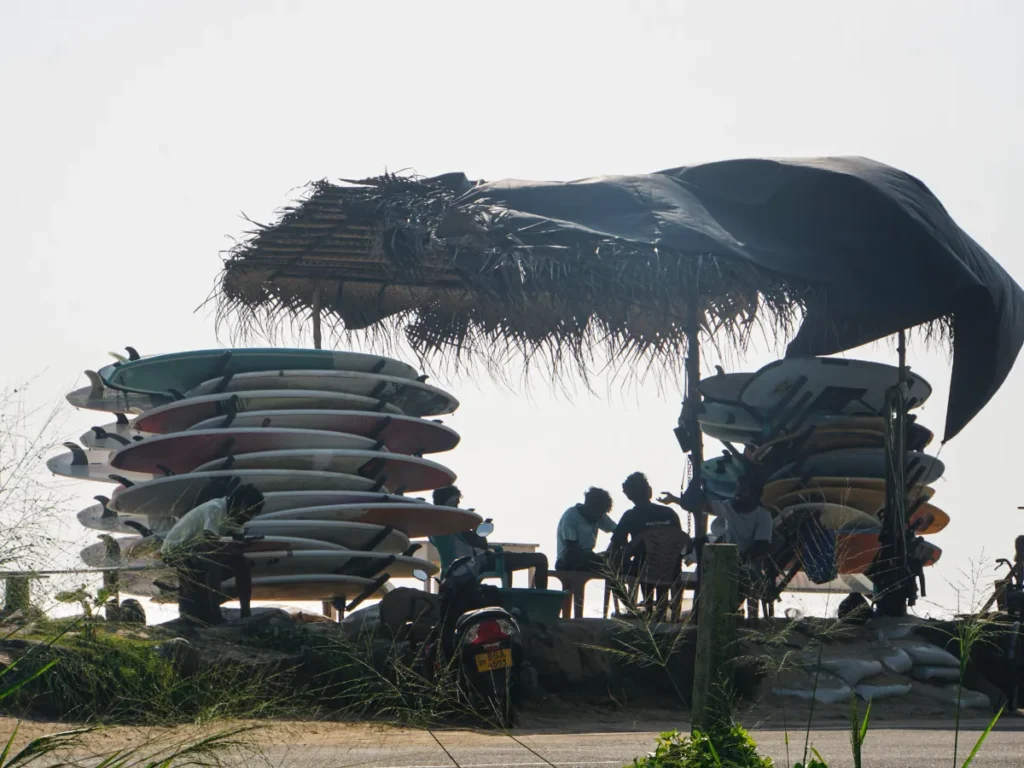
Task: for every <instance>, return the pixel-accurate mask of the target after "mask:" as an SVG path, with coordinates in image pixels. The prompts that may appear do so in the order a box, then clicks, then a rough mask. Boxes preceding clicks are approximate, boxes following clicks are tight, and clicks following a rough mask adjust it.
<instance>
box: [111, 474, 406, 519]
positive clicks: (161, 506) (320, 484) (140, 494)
mask: <svg viewBox="0 0 1024 768" xmlns="http://www.w3.org/2000/svg"><path fill="white" fill-rule="evenodd" d="M234 478H237V479H238V480H239V481H240V482H241V483H243V484H251V485H254V486H256V488H258V489H259V490H261V491H263V492H264V493H267V492H270V491H301V490H311V491H369V490H383V489H382V488H381V489H377V488H376V486H377V482H376V481H374V480H371V479H369V478H366V477H359V476H357V475H344V474H341V473H338V472H299V471H295V470H287V469H240V470H234V469H232V470H226V471H224V470H220V471H216V472H190V473H188V474H185V475H172V476H171V477H158V478H156V479H155V480H150V481H149V482H148V483H141V484H139V485H133V486H131V487H128V488H126V487H124V486H118V488H117V489H115V490H114V493H113V495H112V497H111V502H110V503H111V506H112V507H113V508H114V509H116V510H117V511H118V512H123V513H127V514H133V515H137V514H146V515H149V516H154V515H155V516H157V517H170V516H175V517H180V516H181V515H183V514H185V513H186V512H188V511H189V510H190V509H192V508H193V507H194V506H195V504H196V499H197V498H198V497H199V495H200V494H201V493H203V492H204V491H207V490H210V489H212V488H216V487H217V486H226V485H227V483H228V482H229V481H231V480H232V479H234ZM385 492H386V491H385Z"/></svg>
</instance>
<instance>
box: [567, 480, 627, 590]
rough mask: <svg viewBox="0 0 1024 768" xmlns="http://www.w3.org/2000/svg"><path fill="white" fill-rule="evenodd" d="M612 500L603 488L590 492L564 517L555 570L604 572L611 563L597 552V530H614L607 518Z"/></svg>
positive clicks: (570, 508) (569, 509)
mask: <svg viewBox="0 0 1024 768" xmlns="http://www.w3.org/2000/svg"><path fill="white" fill-rule="evenodd" d="M611 508H612V497H611V496H610V495H609V494H608V491H606V490H604V489H603V488H590V489H589V490H588V491H587V492H586V494H584V496H583V503H582V504H574V505H573V506H571V507H569V508H568V509H567V510H565V512H564V513H562V518H561V520H559V521H558V530H557V533H556V539H557V542H558V559H557V560H556V561H555V570H558V571H591V572H594V573H601V572H604V571H605V570H606V569H607V567H608V563H607V560H606V558H605V557H604V555H600V554H598V553H597V552H595V551H594V547H595V546H596V545H597V532H598V530H602V531H607V532H609V533H611V532H613V531H614V530H615V521H613V520H612V519H611V518H610V517H608V512H609V511H611Z"/></svg>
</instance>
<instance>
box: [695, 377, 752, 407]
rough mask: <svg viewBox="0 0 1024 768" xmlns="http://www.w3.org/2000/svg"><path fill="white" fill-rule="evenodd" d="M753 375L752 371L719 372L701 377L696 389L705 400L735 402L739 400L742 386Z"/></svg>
mask: <svg viewBox="0 0 1024 768" xmlns="http://www.w3.org/2000/svg"><path fill="white" fill-rule="evenodd" d="M753 377H754V374H753V373H719V374H716V375H714V376H708V377H707V378H705V379H701V381H700V383H699V384H698V385H697V390H698V391H699V392H700V394H701V396H702V397H703V398H704V399H705V400H709V401H711V402H715V403H729V404H736V403H739V401H740V392H741V391H742V389H743V387H745V386H746V384H747V382H748V381H750V379H752V378H753Z"/></svg>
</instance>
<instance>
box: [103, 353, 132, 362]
mask: <svg viewBox="0 0 1024 768" xmlns="http://www.w3.org/2000/svg"><path fill="white" fill-rule="evenodd" d="M107 354H108V355H110V356H111V357H112V358H114V360H116V361H117V362H115V363H114V365H121V364H122V363H127V362H128V358H127V357H125V356H124V355H122V354H121V353H120V352H107Z"/></svg>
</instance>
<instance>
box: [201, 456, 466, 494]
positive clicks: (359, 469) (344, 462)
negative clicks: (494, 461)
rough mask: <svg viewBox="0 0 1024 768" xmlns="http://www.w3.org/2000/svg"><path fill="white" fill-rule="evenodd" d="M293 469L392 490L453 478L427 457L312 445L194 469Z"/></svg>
mask: <svg viewBox="0 0 1024 768" xmlns="http://www.w3.org/2000/svg"><path fill="white" fill-rule="evenodd" d="M226 463H230V468H237V469H294V470H300V471H307V472H340V473H342V474H348V475H359V476H361V477H369V478H374V479H379V480H381V481H382V482H384V483H386V484H387V486H388V487H389V488H391V489H393V490H398V489H402V490H404V491H424V490H427V491H429V490H433V489H435V488H443V487H444V486H446V485H451V484H452V483H453V482H455V473H454V472H452V471H451V470H450V469H448V468H447V467H443V466H441V465H440V464H437V463H435V462H433V461H430V460H429V459H421V458H418V457H416V456H406V455H404V454H400V453H385V452H383V451H346V450H332V449H311V450H291V451H263V452H261V453H238V454H232V455H231V456H230V457H229V458H227V459H215V460H213V461H208V462H206V463H204V464H200V465H199V466H198V467H196V470H195V471H196V472H213V471H216V470H218V469H228V468H229V467H227V466H225V464H226Z"/></svg>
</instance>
